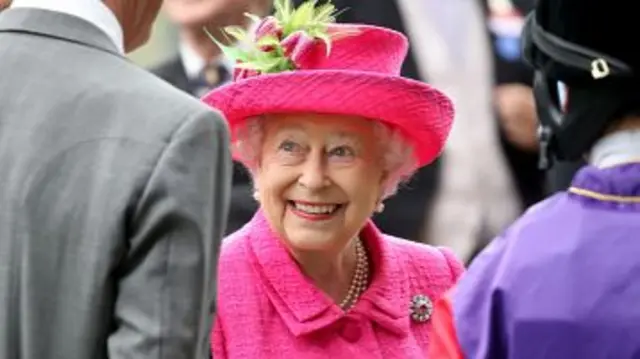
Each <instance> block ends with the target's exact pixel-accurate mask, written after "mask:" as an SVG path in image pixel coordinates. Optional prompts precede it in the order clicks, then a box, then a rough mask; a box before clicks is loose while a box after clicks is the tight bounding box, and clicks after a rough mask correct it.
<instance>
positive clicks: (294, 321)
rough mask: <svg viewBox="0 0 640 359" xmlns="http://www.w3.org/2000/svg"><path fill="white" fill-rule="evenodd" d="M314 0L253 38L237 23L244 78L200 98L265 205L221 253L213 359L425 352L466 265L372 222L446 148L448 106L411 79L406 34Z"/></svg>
mask: <svg viewBox="0 0 640 359" xmlns="http://www.w3.org/2000/svg"><path fill="white" fill-rule="evenodd" d="M313 5H314V4H313V3H308V4H305V5H302V6H301V7H300V8H299V9H297V10H292V9H291V8H290V6H289V3H288V2H287V1H279V2H277V3H276V9H277V12H276V16H275V17H268V18H266V19H264V20H260V23H259V24H257V25H258V26H257V27H256V30H255V34H253V35H251V36H249V35H247V34H243V33H241V32H239V31H238V29H232V30H230V32H231V33H232V34H234V36H236V37H238V38H242V39H244V40H249V43H248V46H247V47H246V48H248V49H249V50H247V51H246V52H241V51H240V50H238V49H230V48H225V47H224V46H222V45H221V46H222V48H223V49H224V50H225V51H227V54H228V55H230V56H235V57H236V59H237V60H238V62H237V68H236V71H235V78H234V81H233V82H232V83H231V84H229V85H227V86H223V87H221V88H218V89H216V90H214V91H212V92H210V93H209V94H207V95H206V96H205V97H204V99H203V100H204V101H205V102H206V103H208V104H210V105H211V106H213V107H215V108H218V109H219V110H221V111H222V112H223V113H224V114H225V117H226V118H227V121H228V123H229V126H230V128H231V133H232V143H233V152H234V156H235V158H236V159H237V160H239V161H241V162H242V163H243V164H244V165H245V166H246V167H247V168H248V169H249V171H250V173H251V175H252V177H253V181H254V187H255V199H256V200H257V201H258V202H259V203H260V210H259V211H258V213H257V214H256V215H255V217H254V219H253V220H252V221H251V222H249V223H248V224H247V225H246V226H245V227H244V228H242V229H241V230H240V231H238V232H236V233H234V234H232V235H231V236H230V237H229V238H227V239H226V241H225V244H224V245H223V249H222V252H221V257H220V267H219V285H218V316H217V319H216V323H215V329H214V331H213V334H212V336H213V340H212V341H213V348H212V349H213V352H214V357H215V358H274V357H287V356H291V357H299V358H326V357H334V358H337V359H339V358H346V357H350V358H354V357H355V358H365V357H366V358H414V357H415V358H417V357H424V355H425V353H426V350H427V348H428V344H429V338H428V334H427V329H428V325H425V323H427V322H428V321H429V317H430V315H431V303H432V301H433V300H436V299H437V298H439V297H440V296H441V295H442V293H443V292H444V291H445V290H447V289H448V288H450V287H451V286H452V285H453V284H454V282H455V281H456V279H457V278H458V276H459V274H460V273H461V271H462V266H461V264H460V262H459V261H458V260H457V259H456V258H454V257H453V256H452V255H451V254H450V252H449V251H447V250H444V249H438V248H433V247H430V246H427V245H423V244H416V243H412V242H409V241H404V240H402V239H398V238H393V237H390V236H387V235H384V234H382V233H380V232H379V231H378V230H377V228H376V227H375V225H374V224H373V223H372V222H371V220H370V217H371V216H372V214H373V213H374V212H376V211H382V210H383V209H384V205H383V203H384V200H385V199H386V198H388V197H389V196H392V195H393V194H394V193H395V192H396V190H397V189H398V186H399V184H400V183H401V182H402V181H403V180H406V179H408V178H409V177H410V176H411V174H412V173H413V172H414V171H415V170H416V169H417V168H419V167H420V166H424V165H426V164H428V163H430V162H431V161H433V160H434V159H435V158H436V157H437V156H438V155H439V153H440V151H441V150H442V148H443V146H444V142H445V139H446V137H447V135H448V132H449V130H450V127H451V122H452V118H453V109H452V106H451V102H450V101H449V99H448V98H447V97H446V96H444V95H443V94H442V93H440V92H439V91H437V90H436V89H434V88H432V87H430V86H428V85H426V84H424V83H419V82H415V81H412V80H408V79H404V78H402V77H399V75H398V74H399V72H400V67H401V65H402V61H403V58H404V56H405V55H406V52H407V40H406V38H405V37H404V36H402V35H401V34H399V33H396V32H394V31H391V30H387V29H384V28H378V27H371V26H365V25H334V24H332V23H331V20H332V19H333V17H332V16H333V8H332V7H331V6H330V5H327V6H321V7H319V8H314V7H313ZM252 43H253V44H254V47H253V48H252V47H251V44H252ZM416 303H419V304H416ZM412 311H413V313H412ZM247 333H251V334H250V335H247Z"/></svg>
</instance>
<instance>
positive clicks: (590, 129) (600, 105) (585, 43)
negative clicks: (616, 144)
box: [523, 0, 640, 160]
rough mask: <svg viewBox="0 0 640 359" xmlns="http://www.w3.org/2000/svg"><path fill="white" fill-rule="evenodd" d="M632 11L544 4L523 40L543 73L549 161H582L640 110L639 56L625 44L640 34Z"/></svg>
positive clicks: (556, 0)
mask: <svg viewBox="0 0 640 359" xmlns="http://www.w3.org/2000/svg"><path fill="white" fill-rule="evenodd" d="M631 4H632V3H631ZM631 4H630V3H629V2H628V1H626V0H607V1H603V0H539V1H538V4H537V7H536V9H535V12H534V13H533V14H531V15H530V17H529V19H528V21H527V25H526V26H525V30H524V34H523V39H524V56H525V58H526V59H527V60H528V62H529V63H530V64H531V65H532V66H533V67H534V68H535V69H536V72H535V96H536V102H537V107H538V112H539V119H540V123H541V125H542V127H541V130H542V131H541V134H542V136H541V155H542V157H543V158H542V159H545V158H544V157H548V156H546V152H549V153H551V154H552V155H553V157H556V158H558V159H560V160H577V159H579V158H580V157H581V156H582V155H583V154H584V153H585V152H587V151H588V150H589V148H590V147H591V146H592V145H593V144H594V143H595V141H597V139H598V138H599V137H600V136H602V135H603V134H604V132H605V130H606V129H608V128H611V124H612V123H613V122H615V121H618V120H619V119H620V118H623V117H626V116H628V114H629V113H633V112H635V111H636V110H637V109H638V108H640V106H639V105H638V104H640V76H638V75H637V72H638V70H640V53H639V52H638V51H636V48H635V46H634V45H633V43H632V42H628V41H625V40H626V39H628V38H629V36H630V34H633V33H635V30H636V25H635V21H636V20H635V16H636V15H635V14H636V13H635V12H634V9H633V8H631ZM546 159H549V158H546Z"/></svg>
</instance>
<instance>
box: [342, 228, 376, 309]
mask: <svg viewBox="0 0 640 359" xmlns="http://www.w3.org/2000/svg"><path fill="white" fill-rule="evenodd" d="M368 284H369V259H368V258H367V252H366V251H365V249H364V245H363V244H362V241H361V240H360V238H357V239H356V270H355V272H354V273H353V278H352V279H351V285H350V286H349V291H348V292H347V296H346V297H345V298H344V299H343V300H342V302H341V303H340V308H342V310H344V311H347V310H349V309H351V308H352V307H353V306H354V305H355V304H356V301H357V300H358V298H359V297H360V295H362V293H364V291H365V290H366V289H367V285H368Z"/></svg>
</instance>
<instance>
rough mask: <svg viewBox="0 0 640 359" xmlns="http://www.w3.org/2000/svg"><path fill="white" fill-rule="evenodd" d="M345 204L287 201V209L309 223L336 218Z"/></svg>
mask: <svg viewBox="0 0 640 359" xmlns="http://www.w3.org/2000/svg"><path fill="white" fill-rule="evenodd" d="M343 207H344V204H340V203H320V202H307V201H287V209H288V210H289V211H290V212H291V213H293V214H295V215H296V216H298V217H300V218H303V219H305V220H309V221H328V220H330V219H333V218H334V217H336V215H337V214H338V213H339V212H340V210H341V209H342V208H343Z"/></svg>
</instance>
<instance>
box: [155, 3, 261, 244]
mask: <svg viewBox="0 0 640 359" xmlns="http://www.w3.org/2000/svg"><path fill="white" fill-rule="evenodd" d="M272 3H273V0H165V1H164V11H165V13H166V14H167V15H168V17H169V19H170V20H171V22H173V23H174V24H176V25H177V26H178V30H179V36H180V43H179V50H178V54H177V55H176V56H175V57H172V58H170V59H168V60H167V61H165V62H163V63H161V64H160V65H158V66H157V67H156V68H154V69H152V72H153V73H155V74H156V75H158V76H160V77H161V78H162V79H164V80H166V81H168V82H169V83H171V84H172V85H174V86H176V87H177V88H179V89H181V90H183V91H186V92H188V93H190V94H192V95H193V96H196V97H201V96H202V95H204V94H205V93H206V92H208V91H209V90H211V89H213V88H215V87H218V86H221V85H223V84H225V83H226V82H228V81H229V80H230V79H231V72H232V71H233V65H234V64H233V62H232V61H231V60H229V59H228V58H226V57H225V56H224V54H222V53H221V52H220V49H219V48H218V47H217V46H216V45H215V44H214V43H213V42H212V41H211V39H209V37H208V35H207V33H206V32H205V31H204V28H206V29H208V31H209V32H210V33H211V34H212V35H213V36H214V37H215V38H217V40H218V41H221V42H224V43H226V42H227V41H228V39H229V36H224V34H223V33H222V32H221V30H222V28H223V27H226V26H242V27H246V26H249V24H250V22H249V19H248V18H247V17H246V16H245V13H247V12H248V13H253V14H257V15H259V16H263V15H266V14H267V13H269V12H270V10H271V8H272ZM232 186H233V187H232V191H231V208H230V212H229V219H228V223H227V226H226V232H227V233H232V232H234V231H236V230H237V229H239V228H240V227H241V226H243V225H244V224H245V223H247V222H248V221H249V220H250V219H251V217H252V216H253V214H254V213H255V211H256V210H257V209H258V205H257V203H256V202H255V201H254V200H253V198H252V197H251V192H252V186H251V182H250V177H249V174H248V173H247V172H246V170H245V169H244V168H243V167H242V165H241V164H239V163H234V169H233V185H232Z"/></svg>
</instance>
